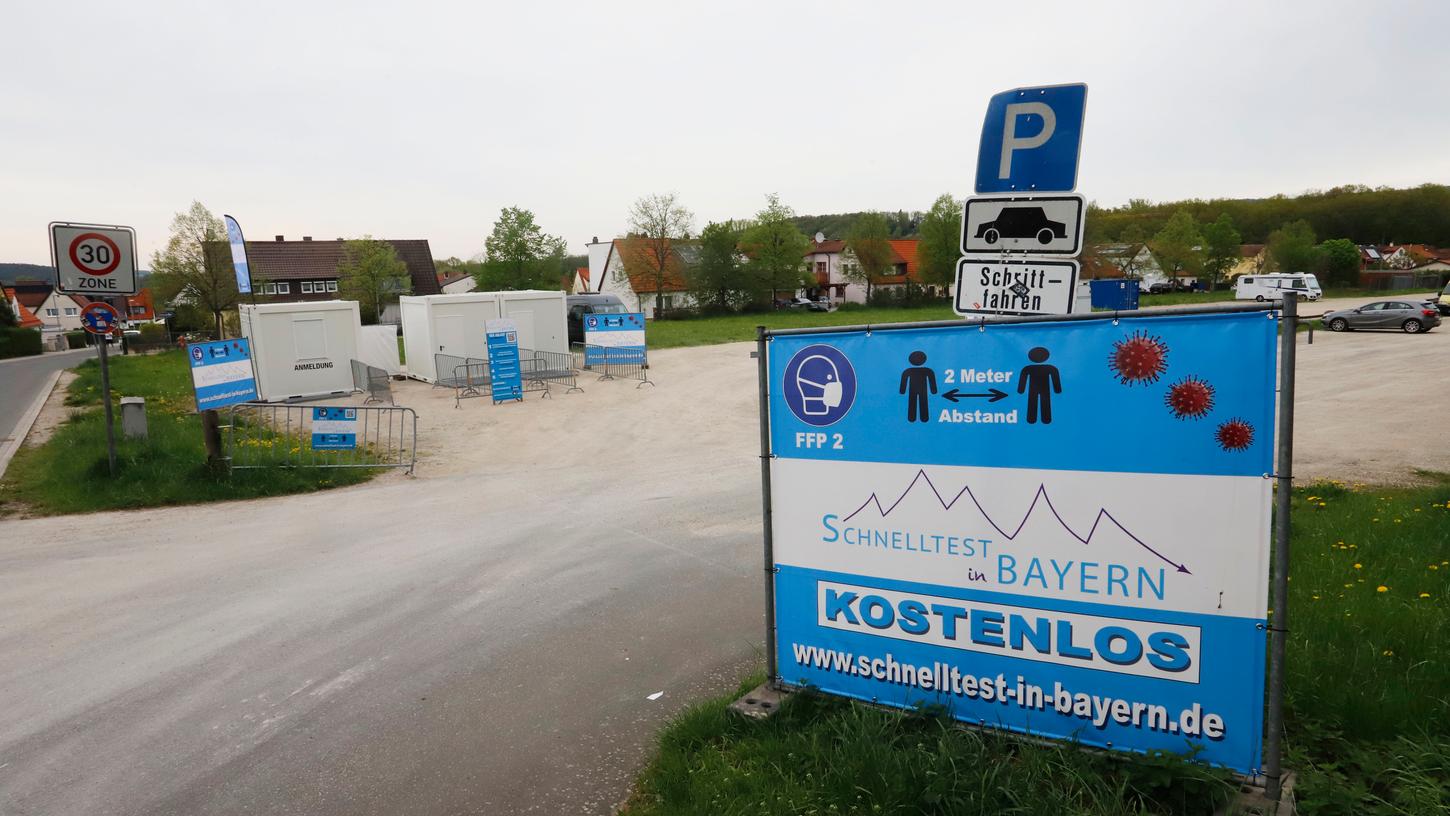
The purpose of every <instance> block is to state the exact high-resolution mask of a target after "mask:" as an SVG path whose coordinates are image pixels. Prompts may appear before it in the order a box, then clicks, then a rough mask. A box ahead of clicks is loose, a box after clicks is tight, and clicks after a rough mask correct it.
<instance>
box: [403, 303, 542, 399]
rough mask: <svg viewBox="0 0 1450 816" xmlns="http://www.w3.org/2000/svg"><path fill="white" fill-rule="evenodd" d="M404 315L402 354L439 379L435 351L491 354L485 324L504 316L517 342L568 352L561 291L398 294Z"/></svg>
mask: <svg viewBox="0 0 1450 816" xmlns="http://www.w3.org/2000/svg"><path fill="white" fill-rule="evenodd" d="M398 303H399V307H400V312H401V314H402V318H403V353H404V356H405V357H406V358H407V361H408V375H409V376H411V377H414V378H416V379H420V380H423V381H424V382H435V381H437V379H438V372H437V371H436V370H435V364H436V360H435V358H434V356H433V355H435V354H447V355H450V356H452V357H463V358H474V359H478V360H485V359H488V346H487V341H486V339H485V335H484V323H485V322H486V321H489V320H494V319H496V318H500V317H507V318H511V319H513V321H514V322H515V323H516V324H517V325H518V331H519V347H520V348H524V349H530V350H533V351H554V352H560V353H567V352H568V351H569V326H568V323H567V320H566V312H565V307H564V293H563V292H562V291H552V292H550V291H543V290H538V289H523V290H519V291H514V292H466V293H464V294H458V295H420V296H418V297H402V298H399V299H398Z"/></svg>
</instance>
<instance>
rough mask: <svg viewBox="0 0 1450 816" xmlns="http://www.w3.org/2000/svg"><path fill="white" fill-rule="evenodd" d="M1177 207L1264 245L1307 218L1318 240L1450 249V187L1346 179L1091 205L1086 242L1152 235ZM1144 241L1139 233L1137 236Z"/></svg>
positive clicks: (1248, 240) (1200, 221) (1203, 222)
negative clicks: (1270, 191)
mask: <svg viewBox="0 0 1450 816" xmlns="http://www.w3.org/2000/svg"><path fill="white" fill-rule="evenodd" d="M1178 210H1185V211H1187V212H1188V213H1189V214H1191V215H1192V216H1193V217H1194V218H1195V219H1197V221H1198V223H1200V224H1206V223H1208V222H1210V221H1213V220H1214V219H1216V218H1218V217H1219V216H1220V215H1222V214H1227V215H1228V216H1229V218H1231V219H1233V222H1234V225H1235V226H1236V227H1237V228H1238V231H1239V234H1240V235H1241V236H1242V237H1243V240H1244V241H1245V242H1246V243H1255V244H1257V243H1263V242H1264V241H1266V240H1268V237H1269V233H1270V232H1273V231H1274V230H1276V229H1278V228H1279V227H1281V226H1283V225H1284V224H1286V223H1288V222H1290V221H1299V220H1303V221H1307V222H1309V226H1310V227H1311V228H1312V229H1313V230H1314V234H1315V235H1316V236H1317V237H1318V238H1319V239H1320V240H1324V239H1327V238H1348V239H1349V240H1351V241H1354V242H1355V243H1357V244H1390V243H1394V244H1429V245H1431V246H1450V186H1446V185H1443V184H1421V185H1420V186H1418V187H1409V188H1400V189H1397V188H1393V187H1377V188H1374V189H1371V188H1369V187H1365V186H1362V185H1356V184H1347V185H1344V186H1342V187H1334V188H1332V189H1329V190H1311V191H1309V192H1307V193H1302V194H1300V195H1296V196H1285V195H1276V196H1271V197H1269V198H1218V199H1209V200H1203V199H1189V200H1186V201H1162V202H1151V201H1145V200H1142V199H1134V200H1131V201H1129V202H1128V203H1127V204H1125V205H1123V206H1121V207H1108V208H1101V207H1097V206H1096V205H1090V206H1089V207H1088V215H1087V240H1088V243H1098V242H1104V241H1116V240H1120V238H1121V236H1122V235H1123V234H1124V232H1125V231H1127V230H1129V229H1131V230H1133V232H1135V233H1136V234H1137V235H1138V236H1141V237H1143V238H1151V237H1152V236H1153V234H1154V233H1156V232H1157V231H1158V230H1160V229H1162V228H1163V225H1164V224H1166V223H1168V219H1169V218H1170V217H1171V216H1172V215H1173V213H1175V212H1177V211H1178ZM1139 240H1141V238H1140V239H1139Z"/></svg>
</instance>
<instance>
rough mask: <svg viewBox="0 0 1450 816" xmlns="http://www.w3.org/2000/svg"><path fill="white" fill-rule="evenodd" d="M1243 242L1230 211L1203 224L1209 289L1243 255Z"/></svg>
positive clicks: (1204, 268) (1204, 254) (1204, 260)
mask: <svg viewBox="0 0 1450 816" xmlns="http://www.w3.org/2000/svg"><path fill="white" fill-rule="evenodd" d="M1241 243H1243V241H1242V239H1241V238H1240V237H1239V231H1238V230H1237V229H1235V228H1234V221H1233V219H1232V218H1230V217H1229V214H1228V213H1223V214H1221V215H1219V217H1218V220H1216V221H1214V222H1213V223H1211V224H1205V225H1204V226H1203V271H1204V274H1206V275H1207V276H1208V290H1209V291H1210V292H1212V291H1213V286H1214V284H1216V283H1218V282H1220V281H1222V280H1223V279H1224V278H1225V276H1227V275H1228V273H1229V270H1231V269H1233V268H1234V266H1236V265H1237V264H1238V262H1239V258H1240V257H1241V255H1240V253H1239V245H1240V244H1241Z"/></svg>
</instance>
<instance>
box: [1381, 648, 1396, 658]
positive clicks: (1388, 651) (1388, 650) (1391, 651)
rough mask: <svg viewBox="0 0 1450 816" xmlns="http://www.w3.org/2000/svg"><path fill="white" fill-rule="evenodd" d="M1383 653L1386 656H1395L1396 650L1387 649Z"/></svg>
mask: <svg viewBox="0 0 1450 816" xmlns="http://www.w3.org/2000/svg"><path fill="white" fill-rule="evenodd" d="M1381 654H1383V655H1384V656H1385V657H1394V656H1395V652H1394V650H1393V649H1385V650H1384V651H1383V652H1382V653H1381Z"/></svg>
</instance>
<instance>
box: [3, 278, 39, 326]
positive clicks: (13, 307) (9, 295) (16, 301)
mask: <svg viewBox="0 0 1450 816" xmlns="http://www.w3.org/2000/svg"><path fill="white" fill-rule="evenodd" d="M4 295H5V300H6V301H7V302H8V303H9V304H10V311H11V312H12V313H14V315H15V317H16V319H18V320H19V321H20V324H19V325H20V328H22V329H43V328H44V327H45V323H44V322H42V321H41V319H40V318H38V317H36V316H35V312H32V311H30V309H29V308H28V307H27V306H26V305H25V304H24V303H21V302H20V298H18V297H17V296H16V294H15V289H14V288H12V287H9V286H7V287H5V292H4Z"/></svg>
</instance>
